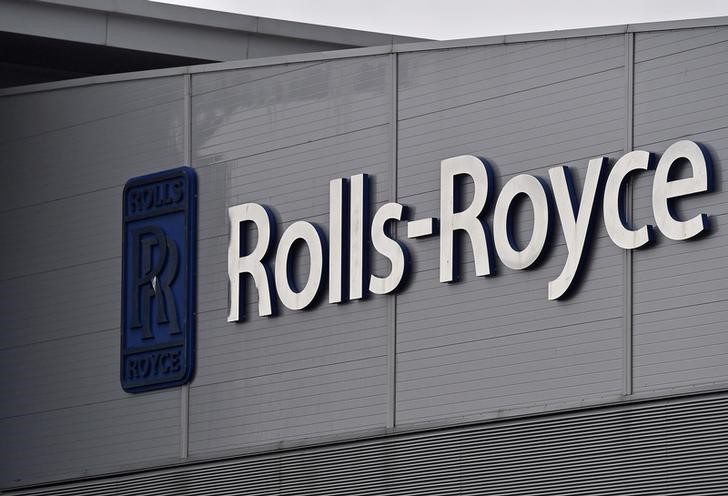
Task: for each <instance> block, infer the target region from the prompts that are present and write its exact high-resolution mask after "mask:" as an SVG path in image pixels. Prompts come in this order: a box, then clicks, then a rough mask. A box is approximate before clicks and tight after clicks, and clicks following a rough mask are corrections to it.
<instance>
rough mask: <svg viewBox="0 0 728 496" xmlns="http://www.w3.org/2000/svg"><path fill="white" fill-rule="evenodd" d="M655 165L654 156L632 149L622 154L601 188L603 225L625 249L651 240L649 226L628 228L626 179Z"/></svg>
mask: <svg viewBox="0 0 728 496" xmlns="http://www.w3.org/2000/svg"><path fill="white" fill-rule="evenodd" d="M653 168H654V155H653V154H652V153H649V152H645V151H641V150H635V151H632V152H629V153H627V154H625V155H623V156H622V158H620V159H619V160H617V163H616V164H614V167H612V170H611V172H610V173H609V177H608V178H607V184H606V186H605V187H604V226H605V227H606V228H607V233H608V234H609V237H610V238H611V239H612V241H614V244H616V245H617V246H619V247H620V248H624V249H625V250H631V249H634V248H639V247H640V246H644V245H646V244H647V243H649V242H650V241H651V240H652V239H653V229H652V226H650V225H646V226H642V227H640V228H639V229H637V230H633V229H630V228H629V225H628V219H627V212H626V210H625V198H624V195H625V191H624V189H625V188H624V186H625V181H626V178H627V176H628V175H629V174H631V173H633V172H634V171H638V170H648V169H653Z"/></svg>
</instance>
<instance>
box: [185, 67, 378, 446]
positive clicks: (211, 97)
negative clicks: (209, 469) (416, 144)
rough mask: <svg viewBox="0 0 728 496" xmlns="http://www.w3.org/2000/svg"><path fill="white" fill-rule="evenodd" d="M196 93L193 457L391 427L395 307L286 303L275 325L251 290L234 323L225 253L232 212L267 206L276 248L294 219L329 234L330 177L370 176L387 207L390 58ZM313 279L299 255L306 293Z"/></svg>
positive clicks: (215, 79)
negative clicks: (305, 307) (296, 306)
mask: <svg viewBox="0 0 728 496" xmlns="http://www.w3.org/2000/svg"><path fill="white" fill-rule="evenodd" d="M192 88H193V97H192V115H194V116H196V118H195V120H194V121H193V124H192V144H193V147H192V157H193V158H192V160H193V165H194V166H195V167H196V169H197V171H198V175H199V181H200V221H199V231H200V241H199V254H200V266H199V274H200V275H199V282H198V284H199V288H198V291H199V295H200V296H199V308H198V310H199V314H198V329H199V335H200V340H199V342H198V374H197V377H196V378H195V381H194V383H193V384H192V388H191V391H190V453H191V454H193V455H197V454H205V455H209V454H211V452H213V451H220V450H235V449H238V450H239V449H244V448H247V449H249V448H251V447H254V446H256V445H263V444H270V443H271V442H291V441H295V440H297V439H301V438H307V437H313V436H324V435H331V434H341V433H344V432H346V433H352V432H356V431H360V430H362V429H372V428H377V427H380V428H383V426H384V425H385V414H386V401H387V382H386V378H387V375H386V371H387V368H386V364H387V357H386V353H387V341H386V339H387V332H388V320H387V318H386V316H387V313H386V309H387V299H386V298H385V297H375V296H372V297H371V298H369V300H368V301H357V302H350V303H346V304H341V305H332V304H328V303H326V301H327V295H326V291H323V292H322V293H323V294H321V295H320V301H321V303H319V304H317V305H315V306H314V307H313V308H312V309H311V311H291V310H287V309H286V308H285V307H283V305H282V304H280V302H277V303H278V304H277V312H278V315H277V316H276V317H274V318H266V317H259V316H258V312H257V293H256V292H255V288H254V287H253V286H252V283H251V282H250V281H248V284H247V288H246V302H245V306H244V311H245V315H246V318H245V320H244V321H243V322H240V323H228V322H227V321H226V315H227V311H228V308H227V305H228V278H227V265H226V253H227V244H228V237H229V229H230V227H229V225H228V216H227V208H228V207H230V206H232V205H237V204H240V203H246V202H256V203H260V204H263V205H266V206H268V207H270V208H271V209H272V210H273V212H274V215H275V217H276V224H277V226H276V227H277V231H278V232H277V235H276V239H278V238H279V237H280V234H281V233H282V232H283V230H284V229H285V228H286V227H287V226H289V225H290V224H291V223H293V222H294V221H298V220H306V221H309V222H314V223H316V224H317V225H318V226H319V227H321V228H322V229H323V230H324V231H325V232H326V233H327V238H328V209H329V204H328V192H329V181H330V180H331V179H335V178H338V177H349V176H351V175H353V174H358V173H362V172H366V173H369V174H370V175H371V176H372V177H373V179H374V184H373V185H372V189H373V194H372V202H373V207H372V208H376V206H377V205H381V204H383V203H384V202H386V201H388V200H389V198H390V195H391V185H390V177H391V176H392V174H391V129H390V124H389V123H390V117H391V111H392V108H391V105H392V99H391V95H392V74H391V64H390V61H389V58H388V57H371V58H360V59H348V60H337V61H328V62H325V63H317V64H311V63H308V64H293V65H288V66H276V67H266V68H254V69H243V70H236V71H229V72H226V73H210V74H202V75H195V76H193V78H192ZM270 263H271V267H272V264H273V256H271V262H270ZM385 263H386V262H385V261H384V260H380V259H379V258H377V259H375V260H374V261H373V266H374V270H375V271H376V270H386V265H385ZM307 270H308V256H307V253H306V252H305V250H304V251H303V252H302V253H301V257H300V263H298V264H297V266H296V268H295V272H296V280H297V281H298V282H299V283H300V282H302V281H305V277H306V275H307ZM241 308H242V307H241Z"/></svg>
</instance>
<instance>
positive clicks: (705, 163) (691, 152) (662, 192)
mask: <svg viewBox="0 0 728 496" xmlns="http://www.w3.org/2000/svg"><path fill="white" fill-rule="evenodd" d="M680 159H686V160H688V161H689V162H690V165H691V167H692V170H693V177H689V178H685V179H672V180H671V179H670V170H671V169H672V166H673V165H674V164H675V162H677V161H678V160H680ZM712 189H713V167H712V161H711V158H710V154H709V153H708V151H707V150H705V149H704V148H703V147H702V146H700V145H699V144H697V143H695V142H694V141H688V140H683V141H678V142H677V143H675V144H673V145H671V146H670V148H668V149H667V150H665V153H664V154H663V155H662V157H661V158H660V162H659V163H658V164H657V170H656V171H655V180H654V183H653V184H652V210H653V212H654V215H655V222H656V223H657V227H658V228H659V229H660V232H662V234H664V235H665V236H667V237H668V238H670V239H675V240H681V239H690V238H692V237H694V236H697V235H698V234H700V233H701V232H703V231H704V230H705V229H707V228H708V216H707V215H706V214H698V215H696V216H695V217H693V218H692V219H689V220H685V221H681V220H679V219H678V218H677V215H676V214H675V212H674V211H673V209H672V208H671V206H670V201H671V200H672V199H673V198H679V197H681V196H688V195H694V194H696V193H703V192H706V191H711V190H712Z"/></svg>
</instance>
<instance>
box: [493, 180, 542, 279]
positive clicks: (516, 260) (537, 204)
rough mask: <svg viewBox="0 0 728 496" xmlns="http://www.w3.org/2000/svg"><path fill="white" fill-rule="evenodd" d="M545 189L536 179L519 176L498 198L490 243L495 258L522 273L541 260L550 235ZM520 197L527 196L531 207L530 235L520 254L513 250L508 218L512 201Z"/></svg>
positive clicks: (511, 231)
mask: <svg viewBox="0 0 728 496" xmlns="http://www.w3.org/2000/svg"><path fill="white" fill-rule="evenodd" d="M547 188H548V187H547V186H546V185H545V184H544V183H543V182H541V180H539V179H538V178H536V177H534V176H531V175H528V174H522V175H520V176H516V177H514V178H512V179H511V180H510V181H508V182H507V183H506V184H505V186H503V189H502V190H501V192H500V194H499V195H498V201H496V204H495V213H494V216H493V240H494V242H495V249H496V251H497V252H498V257H499V258H500V260H501V262H503V264H504V265H505V266H506V267H510V268H511V269H516V270H520V269H525V268H526V267H530V266H531V265H533V264H534V263H535V262H536V261H537V260H538V259H539V257H540V256H541V253H542V252H543V249H544V246H545V245H546V241H547V239H548V236H549V232H550V231H551V208H550V207H551V205H550V203H549V198H548V194H549V193H548V192H547V191H546V189H547ZM521 194H523V195H526V196H527V197H528V198H529V200H530V201H531V204H532V205H533V232H532V234H531V240H530V241H529V243H528V245H527V246H526V247H525V248H524V249H523V250H519V249H518V247H517V246H516V242H515V239H514V236H513V222H512V219H511V215H510V210H511V205H512V204H513V200H514V199H515V198H516V197H517V196H518V195H521Z"/></svg>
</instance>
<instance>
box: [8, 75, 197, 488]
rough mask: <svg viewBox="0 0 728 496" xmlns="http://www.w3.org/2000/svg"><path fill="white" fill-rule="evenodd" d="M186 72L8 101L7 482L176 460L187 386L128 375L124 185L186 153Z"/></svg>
mask: <svg viewBox="0 0 728 496" xmlns="http://www.w3.org/2000/svg"><path fill="white" fill-rule="evenodd" d="M184 115H185V112H184V84H183V79H182V78H181V77H179V78H164V79H148V80H145V81H131V82H123V83H113V84H104V85H98V86H92V87H84V88H72V89H68V90H60V91H51V92H45V93H38V94H28V95H19V96H11V97H4V98H2V99H0V116H1V117H0V123H1V124H0V157H2V159H1V160H2V167H3V176H4V180H3V182H2V185H1V186H0V188H1V189H2V194H0V231H2V232H3V242H2V244H1V245H0V258H2V260H3V263H2V266H1V267H0V329H2V331H3V341H2V344H1V345H0V374H1V375H2V377H4V378H5V379H4V380H3V381H0V397H2V398H3V401H2V403H3V405H2V410H1V411H0V438H2V439H3V442H2V443H0V460H1V461H0V465H1V466H2V467H3V468H2V470H0V472H1V473H2V479H1V480H0V484H1V485H2V486H7V485H18V484H28V483H32V482H38V481H42V480H48V479H59V478H68V477H79V476H81V475H87V474H93V473H101V472H109V471H114V470H119V469H120V468H123V467H130V466H137V467H138V466H144V465H148V464H150V463H156V464H158V463H162V462H163V461H165V460H166V461H168V460H170V459H175V457H177V456H178V455H179V443H180V423H181V422H180V412H181V405H180V393H179V391H167V392H162V393H155V394H148V395H144V396H142V397H134V396H131V395H127V394H126V393H124V392H123V391H122V389H121V388H120V386H119V315H120V308H119V303H120V293H119V288H120V274H121V264H120V248H121V236H120V233H121V222H120V221H121V192H122V187H123V185H124V183H125V181H126V180H127V179H128V178H129V177H131V176H135V175H139V174H144V173H149V172H152V171H156V170H160V169H165V168H169V167H174V166H179V165H181V164H182V161H183V156H184V138H183V137H184Z"/></svg>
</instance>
